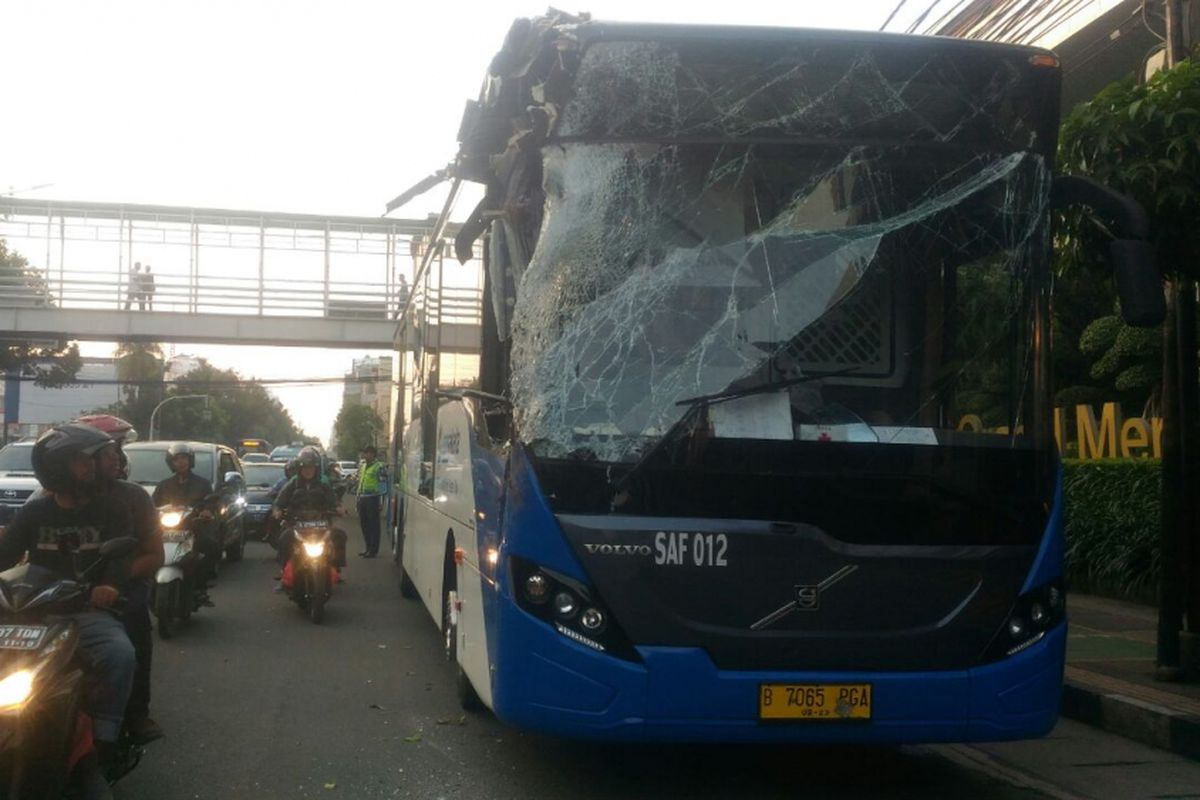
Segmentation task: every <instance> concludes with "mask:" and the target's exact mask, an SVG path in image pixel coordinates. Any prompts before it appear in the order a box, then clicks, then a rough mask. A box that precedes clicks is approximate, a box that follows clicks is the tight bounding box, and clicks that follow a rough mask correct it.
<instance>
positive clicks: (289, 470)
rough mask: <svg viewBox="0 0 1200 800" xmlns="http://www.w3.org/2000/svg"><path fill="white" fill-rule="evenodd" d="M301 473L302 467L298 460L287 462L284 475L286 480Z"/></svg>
mask: <svg viewBox="0 0 1200 800" xmlns="http://www.w3.org/2000/svg"><path fill="white" fill-rule="evenodd" d="M299 471H300V465H299V464H298V463H296V459H294V458H293V459H291V460H289V461H288V462H287V464H285V465H284V467H283V475H284V477H286V478H290V477H292V476H293V475H295V474H296V473H297V472H299Z"/></svg>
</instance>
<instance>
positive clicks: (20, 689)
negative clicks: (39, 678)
mask: <svg viewBox="0 0 1200 800" xmlns="http://www.w3.org/2000/svg"><path fill="white" fill-rule="evenodd" d="M32 692H33V671H32V670H28V669H20V670H17V671H16V672H14V673H12V674H11V675H9V676H8V677H7V678H5V679H4V680H0V711H15V710H18V709H20V708H21V706H23V705H25V701H26V700H28V699H29V695H30V694H31V693H32Z"/></svg>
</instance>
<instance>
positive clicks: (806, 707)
mask: <svg viewBox="0 0 1200 800" xmlns="http://www.w3.org/2000/svg"><path fill="white" fill-rule="evenodd" d="M872 693H873V692H872V689H871V684H869V683H764V684H761V685H760V686H759V687H758V718H759V719H761V720H799V721H806V720H814V721H816V720H829V721H836V720H851V719H870V718H871V695H872Z"/></svg>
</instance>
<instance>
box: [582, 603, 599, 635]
mask: <svg viewBox="0 0 1200 800" xmlns="http://www.w3.org/2000/svg"><path fill="white" fill-rule="evenodd" d="M604 623H605V619H604V612H603V611H601V610H600V609H598V608H585V609H584V610H583V613H582V614H580V615H579V624H580V625H582V626H583V627H584V629H585V630H586V631H588V632H589V633H600V632H601V631H603V630H604Z"/></svg>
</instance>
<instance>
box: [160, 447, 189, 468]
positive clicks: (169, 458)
mask: <svg viewBox="0 0 1200 800" xmlns="http://www.w3.org/2000/svg"><path fill="white" fill-rule="evenodd" d="M175 456H187V457H188V469H195V468H196V451H195V450H193V449H192V446H191V445H190V444H187V443H186V442H176V443H175V444H173V445H171V446H170V447H168V448H167V453H166V455H165V456H163V460H164V461H166V462H167V466H168V467H170V468H171V471H172V472H174V471H175Z"/></svg>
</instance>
